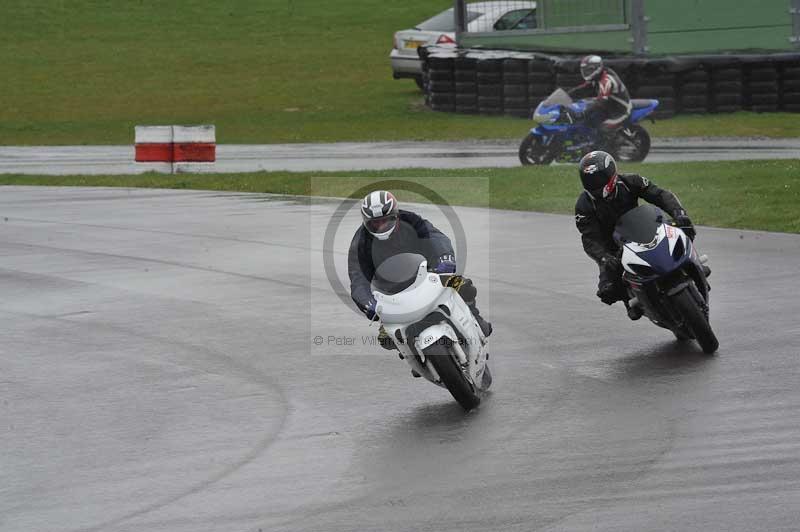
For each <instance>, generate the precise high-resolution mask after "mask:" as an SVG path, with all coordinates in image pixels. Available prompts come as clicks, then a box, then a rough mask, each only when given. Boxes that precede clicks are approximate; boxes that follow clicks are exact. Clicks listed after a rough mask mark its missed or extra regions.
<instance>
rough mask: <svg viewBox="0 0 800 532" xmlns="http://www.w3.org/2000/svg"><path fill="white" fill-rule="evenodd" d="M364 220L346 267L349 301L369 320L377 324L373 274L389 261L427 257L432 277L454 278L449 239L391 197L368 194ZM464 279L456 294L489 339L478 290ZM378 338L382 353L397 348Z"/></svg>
mask: <svg viewBox="0 0 800 532" xmlns="http://www.w3.org/2000/svg"><path fill="white" fill-rule="evenodd" d="M361 217H362V220H363V223H362V225H361V226H360V227H359V228H358V230H357V231H356V233H355V235H354V236H353V240H352V242H351V243H350V251H349V253H348V258H347V262H348V273H349V276H350V295H351V297H352V298H353V301H354V302H355V304H356V305H357V306H358V308H359V310H361V312H363V313H364V314H365V315H366V316H367V318H368V319H369V320H375V319H377V315H376V306H377V303H376V301H375V298H374V297H373V296H372V288H371V282H372V279H373V277H374V276H375V269H376V268H377V267H378V266H379V265H380V264H381V263H382V262H383V261H385V260H386V259H388V258H389V257H392V256H394V255H397V254H400V253H418V254H420V255H423V256H425V258H426V259H427V261H428V264H429V265H432V266H431V269H432V271H434V272H436V273H441V274H448V273H452V274H455V272H456V262H455V261H456V258H455V253H454V252H453V245H452V244H451V243H450V239H449V238H448V237H447V236H446V235H445V234H444V233H442V232H441V231H439V230H438V229H437V228H436V227H434V226H433V224H432V223H430V222H429V221H428V220H426V219H424V218H422V217H421V216H419V215H418V214H415V213H413V212H411V211H405V210H400V209H399V208H398V205H397V199H396V198H395V197H394V195H393V194H392V193H391V192H387V191H384V190H378V191H375V192H372V193H370V194H367V196H366V197H365V198H364V200H363V202H362V203H361ZM462 279H463V283H461V284H460V287H459V289H458V292H459V294H460V295H461V297H462V298H463V299H464V302H465V303H466V304H467V306H469V308H470V310H471V311H472V314H473V315H474V316H475V318H476V320H477V321H478V324H479V325H480V327H481V329H482V330H483V333H484V335H486V336H489V335H490V334H491V332H492V325H491V323H489V322H487V321H486V320H484V319H483V317H482V316H481V315H480V312H479V310H478V308H477V306H476V303H475V296H476V295H477V290H476V289H475V287H474V285H473V283H472V281H471V280H470V279H467V278H462ZM379 338H380V341H381V345H382V346H383V347H386V348H387V349H393V348H394V342H393V341H392V340H391V338H389V337H388V336H387V335H385V333H384V332H383V331H381V335H380V337H379Z"/></svg>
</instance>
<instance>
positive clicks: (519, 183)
mask: <svg viewBox="0 0 800 532" xmlns="http://www.w3.org/2000/svg"><path fill="white" fill-rule="evenodd" d="M624 170H625V171H627V172H640V173H642V174H644V175H647V176H648V177H649V178H651V179H652V180H653V181H655V182H656V183H657V184H659V185H660V186H663V187H666V188H669V189H670V190H672V191H673V192H675V193H676V194H678V196H679V197H680V199H681V201H682V202H683V204H684V206H685V207H686V209H687V210H688V211H689V213H690V214H691V216H692V218H693V219H694V221H695V223H698V224H701V225H712V226H718V227H734V228H743V229H761V230H769V231H783V232H792V233H800V208H798V205H800V159H798V160H783V161H735V162H712V163H705V162H693V163H665V164H643V165H627V166H626V167H625V168H624ZM470 178H472V179H470ZM476 178H482V179H476ZM382 179H409V180H413V181H416V182H422V183H424V184H426V185H429V186H430V187H432V188H435V190H437V191H439V192H440V193H441V192H446V193H445V194H443V195H444V196H445V198H446V200H447V201H448V202H449V203H451V204H454V205H473V206H481V207H494V208H499V209H514V210H533V211H541V212H554V213H571V212H572V209H573V207H574V204H575V198H576V197H577V195H578V193H579V192H580V187H579V181H578V179H577V176H576V172H575V168H574V166H573V165H569V166H566V165H564V166H549V167H533V168H477V169H464V170H425V169H409V170H386V171H380V172H375V171H369V172H327V173H313V174H311V173H289V172H272V173H252V174H179V175H164V174H146V175H141V176H22V175H16V176H12V175H5V176H0V184H4V185H71V186H72V185H79V186H124V187H148V188H191V189H202V190H228V191H245V192H269V193H276V194H294V195H307V194H313V195H322V196H335V197H346V196H348V195H350V194H351V192H352V191H354V190H356V189H358V188H360V187H362V186H365V185H369V184H370V183H373V182H375V181H376V180H382ZM487 180H488V193H487V186H486V182H487ZM398 196H399V198H400V199H401V200H406V201H408V200H419V198H418V197H416V196H413V195H409V194H407V193H404V192H401V191H398Z"/></svg>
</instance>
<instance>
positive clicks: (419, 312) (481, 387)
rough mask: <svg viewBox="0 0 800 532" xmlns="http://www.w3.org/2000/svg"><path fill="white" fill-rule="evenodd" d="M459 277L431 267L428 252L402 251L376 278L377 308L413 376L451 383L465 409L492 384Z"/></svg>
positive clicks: (483, 343) (481, 336)
mask: <svg viewBox="0 0 800 532" xmlns="http://www.w3.org/2000/svg"><path fill="white" fill-rule="evenodd" d="M460 281H461V277H460V276H457V275H450V274H444V275H442V274H436V273H431V272H428V264H427V261H426V260H425V257H423V256H421V255H417V254H414V253H401V254H398V255H395V256H394V257H391V258H389V259H388V260H386V261H384V262H383V263H381V265H380V266H379V267H378V268H377V269H376V272H375V276H374V278H373V281H372V289H373V295H374V296H375V300H376V301H377V302H378V305H377V313H378V316H379V317H380V319H381V323H382V325H383V328H384V329H385V330H386V332H387V333H388V334H389V336H390V337H391V338H392V339H393V340H394V343H395V345H396V346H397V349H398V350H399V351H400V358H401V359H403V360H405V361H406V362H408V364H409V365H410V366H411V370H412V374H413V375H414V376H421V377H425V378H426V379H428V380H429V381H431V382H432V383H434V384H437V385H439V386H441V387H443V388H447V390H449V391H450V393H451V394H452V395H453V397H454V398H455V400H456V401H457V402H458V404H460V405H461V406H462V407H463V408H464V409H465V410H472V409H473V408H475V407H477V406H478V404H480V402H481V395H482V393H483V392H485V391H486V390H488V389H489V386H490V385H491V384H492V375H491V373H490V371H489V366H488V365H487V360H488V358H489V353H488V351H487V343H488V340H487V338H486V336H484V334H483V332H482V331H481V328H480V326H479V325H478V322H477V321H476V320H475V317H474V316H473V315H472V312H470V309H469V307H468V306H467V304H466V303H465V302H464V300H463V299H462V298H461V296H460V295H459V294H458V291H457V290H456V288H457V287H458V285H459V283H460Z"/></svg>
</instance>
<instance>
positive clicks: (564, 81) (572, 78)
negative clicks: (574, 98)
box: [556, 60, 583, 91]
mask: <svg viewBox="0 0 800 532" xmlns="http://www.w3.org/2000/svg"><path fill="white" fill-rule="evenodd" d="M581 83H583V78H582V77H581V74H580V63H579V62H578V61H574V60H571V61H570V60H568V61H559V62H558V63H557V64H556V86H557V87H561V88H562V89H564V90H565V91H568V90H569V89H572V88H574V87H577V86H578V85H580V84H581Z"/></svg>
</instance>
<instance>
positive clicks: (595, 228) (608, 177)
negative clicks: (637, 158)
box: [575, 151, 695, 319]
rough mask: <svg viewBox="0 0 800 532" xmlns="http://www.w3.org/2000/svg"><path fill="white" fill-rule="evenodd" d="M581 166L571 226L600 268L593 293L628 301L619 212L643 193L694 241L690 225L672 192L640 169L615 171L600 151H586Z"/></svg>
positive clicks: (634, 314) (636, 315)
mask: <svg viewBox="0 0 800 532" xmlns="http://www.w3.org/2000/svg"><path fill="white" fill-rule="evenodd" d="M579 171H580V177H581V183H583V189H584V190H583V192H582V193H581V195H580V196H579V197H578V201H577V203H576V204H575V225H577V226H578V231H580V233H581V240H582V241H583V249H584V251H586V254H587V255H589V256H590V257H591V258H593V259H594V260H595V261H596V262H597V264H598V266H599V267H600V282H599V284H598V287H597V288H598V290H597V297H599V298H600V299H601V300H602V301H603V303H606V304H607V305H611V304H612V303H614V302H615V301H620V300H622V301H626V300H627V294H626V293H625V289H624V287H623V286H622V264H621V263H620V260H619V254H620V249H619V246H617V244H616V242H614V238H613V236H612V235H613V234H614V227H615V225H616V223H617V220H618V219H619V217H620V216H622V215H623V214H625V213H626V212H628V211H629V210H631V209H633V208H634V207H636V206H637V204H638V200H639V198H642V199H643V200H645V201H647V202H649V203H652V204H653V205H656V206H657V207H660V208H661V209H662V210H663V211H665V212H666V213H668V214H669V215H671V216H672V218H673V219H674V220H675V223H676V225H677V226H678V227H681V228H682V229H683V231H684V232H685V233H686V235H687V236H688V237H689V238H690V239H692V240H694V237H695V230H694V226H693V225H692V221H691V220H690V219H689V217H688V216H687V215H686V211H685V210H684V209H683V206H682V205H681V203H680V201H678V198H677V197H676V196H675V194H673V193H672V192H670V191H669V190H665V189H662V188H659V187H658V186H656V185H655V184H654V183H652V182H651V181H650V180H648V179H647V178H646V177H643V176H640V175H638V174H618V173H617V163H616V162H615V161H614V158H613V157H612V156H611V155H610V154H608V153H606V152H604V151H593V152H591V153H588V154H586V155H585V156H584V157H583V158H582V159H581V162H580V168H579ZM626 303H627V301H626ZM626 306H627V304H626ZM628 315H629V316H630V317H631V319H638V318H639V317H641V314H640V313H638V312H637V310H636V309H629V310H628Z"/></svg>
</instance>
